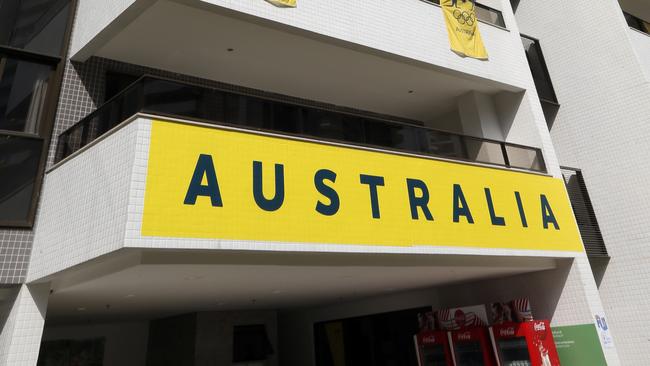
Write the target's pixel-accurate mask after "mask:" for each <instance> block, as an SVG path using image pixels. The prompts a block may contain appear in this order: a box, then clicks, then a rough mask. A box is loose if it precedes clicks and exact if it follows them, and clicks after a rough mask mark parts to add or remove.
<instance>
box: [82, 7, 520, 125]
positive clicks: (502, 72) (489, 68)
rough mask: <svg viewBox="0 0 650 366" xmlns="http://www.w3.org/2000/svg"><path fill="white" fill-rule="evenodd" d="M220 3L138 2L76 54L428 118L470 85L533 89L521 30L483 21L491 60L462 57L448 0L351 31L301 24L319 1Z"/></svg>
mask: <svg viewBox="0 0 650 366" xmlns="http://www.w3.org/2000/svg"><path fill="white" fill-rule="evenodd" d="M216 3H218V2H216ZM216 3H215V4H212V3H209V2H206V1H150V0H147V1H143V0H140V1H134V2H133V4H132V5H131V6H130V7H128V8H127V9H126V10H125V11H124V12H122V13H120V14H118V15H116V17H115V19H113V20H112V22H110V24H109V25H108V26H106V27H104V28H102V29H101V30H99V31H98V32H97V34H96V35H95V36H94V37H92V38H90V39H89V40H88V41H87V42H85V43H84V42H79V41H77V42H73V45H75V46H73V49H72V59H73V60H76V61H85V60H87V59H88V58H89V57H92V56H98V57H104V58H108V59H112V60H117V61H122V62H126V63H131V64H136V65H142V66H146V67H151V68H154V69H159V70H166V71H170V72H174V73H179V74H184V75H189V76H193V77H199V78H204V79H208V80H216V81H220V82H225V83H229V84H234V85H240V86H244V87H248V88H253V89H257V90H264V91H268V92H273V93H278V94H283V95H288V96H293V97H299V98H304V99H310V100H317V101H321V102H325V103H330V104H333V105H337V106H344V107H350V108H355V109H361V110H368V111H373V112H377V113H382V114H387V115H392V116H397V117H402V118H408V119H413V120H417V121H421V122H424V123H427V122H433V121H435V120H436V119H437V118H440V117H441V116H444V115H446V114H448V113H450V112H452V111H454V110H456V109H457V105H456V98H457V97H458V96H460V95H463V94H466V93H468V92H471V91H476V92H481V93H485V94H489V95H494V94H497V93H502V92H511V93H518V92H521V91H523V90H524V89H525V87H524V85H523V83H522V81H521V80H525V77H526V74H525V73H527V72H528V70H527V68H526V64H525V59H524V58H523V53H521V44H520V41H519V39H518V37H513V35H512V34H511V33H510V32H508V31H506V30H503V29H499V28H495V27H491V26H488V25H484V24H483V25H482V26H483V29H482V31H483V35H484V38H485V39H486V42H487V43H488V46H489V47H490V48H491V49H490V51H491V58H490V61H487V62H483V61H479V60H473V59H467V58H461V57H459V56H457V55H456V54H454V53H453V52H451V51H450V50H449V48H448V41H447V38H446V37H447V36H446V34H445V33H444V32H445V31H444V24H443V22H442V14H441V12H440V9H439V8H438V7H436V6H433V5H431V4H426V3H424V2H413V4H406V5H405V6H404V7H403V8H402V9H400V11H403V12H404V14H405V16H406V15H408V14H411V13H412V14H413V15H414V16H415V15H418V16H417V17H415V18H413V19H414V20H413V21H414V22H415V24H413V29H412V32H413V33H412V34H409V33H408V32H407V33H405V34H402V33H404V32H403V31H402V30H400V29H391V28H392V26H391V24H390V23H388V24H375V23H376V22H377V21H378V20H372V19H366V20H365V21H366V22H370V23H369V24H358V26H359V27H363V28H364V29H359V31H358V32H356V31H353V30H352V29H351V30H349V31H347V32H343V33H341V34H337V33H336V32H334V31H333V30H330V29H327V28H323V26H321V25H320V24H316V23H314V24H312V26H308V25H304V24H303V25H301V24H300V23H301V22H302V23H304V22H305V21H307V20H306V19H303V18H302V17H303V16H306V15H303V13H304V12H307V11H309V9H306V8H307V7H309V6H312V5H311V4H303V5H301V8H300V9H299V11H301V12H302V13H295V12H294V13H293V15H287V13H286V12H285V13H280V15H281V16H283V17H291V16H293V17H294V18H295V19H294V18H288V19H286V20H283V21H286V23H283V22H280V19H278V18H277V17H276V18H273V15H274V14H277V12H278V9H275V8H271V9H267V7H271V5H269V4H268V3H266V2H264V1H262V0H260V1H259V3H260V4H255V5H252V6H253V9H252V10H250V11H249V12H248V13H247V12H244V11H243V10H242V9H239V10H235V9H233V8H229V7H227V6H226V5H224V4H220V5H218V4H216ZM236 6H239V5H233V7H236ZM260 9H261V10H260ZM265 9H266V10H265ZM285 10H286V9H285ZM265 11H266V12H269V11H270V13H269V14H270V15H269V16H268V17H264V16H263V14H265V13H264V12H265ZM287 11H289V12H291V10H287ZM323 11H328V9H324V10H323ZM331 11H334V10H331ZM350 11H352V10H351V9H350ZM382 11H386V12H388V11H390V9H388V8H386V9H385V10H382ZM423 12H424V13H425V14H426V17H424V16H423V15H422V13H423ZM330 15H331V14H329V13H328V14H325V13H323V14H322V17H327V16H330ZM80 21H84V20H83V19H82V20H80ZM86 21H88V20H86ZM359 21H360V20H359ZM307 24H308V23H307ZM365 27H375V28H376V27H380V28H377V29H375V34H374V39H375V40H377V39H384V38H385V39H384V40H382V41H374V42H373V41H372V39H373V36H372V34H368V33H369V32H370V29H368V30H367V31H368V32H365V31H366V30H365ZM321 28H322V29H321ZM384 28H385V29H384ZM355 35H356V36H355ZM78 37H81V36H78ZM399 37H408V38H404V39H403V40H402V41H399V39H398V38H399ZM393 38H394V39H393ZM77 43H80V44H77ZM400 43H401V45H400ZM517 52H519V53H517ZM513 53H515V54H521V56H522V57H521V61H522V62H523V63H522V64H521V65H519V64H516V67H515V66H514V65H515V63H513V62H512V61H513V60H512V54H513ZM506 70H507V72H506Z"/></svg>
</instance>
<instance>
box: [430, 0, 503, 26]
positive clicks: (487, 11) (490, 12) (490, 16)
mask: <svg viewBox="0 0 650 366" xmlns="http://www.w3.org/2000/svg"><path fill="white" fill-rule="evenodd" d="M425 1H428V2H430V3H434V4H438V5H440V0H425ZM475 11H476V17H477V18H478V19H480V20H482V21H484V22H486V23H490V24H495V25H498V26H500V27H504V28H505V26H506V22H505V21H504V20H503V14H502V13H501V12H500V11H499V10H496V9H493V8H490V7H489V6H486V5H483V4H479V3H476V10H475Z"/></svg>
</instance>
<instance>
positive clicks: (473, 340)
mask: <svg viewBox="0 0 650 366" xmlns="http://www.w3.org/2000/svg"><path fill="white" fill-rule="evenodd" d="M449 346H450V348H451V350H452V359H453V361H454V365H455V366H494V365H496V363H495V362H494V355H493V354H492V352H493V351H492V343H491V341H490V336H489V333H488V330H487V328H484V327H475V328H470V329H466V330H454V331H451V332H449Z"/></svg>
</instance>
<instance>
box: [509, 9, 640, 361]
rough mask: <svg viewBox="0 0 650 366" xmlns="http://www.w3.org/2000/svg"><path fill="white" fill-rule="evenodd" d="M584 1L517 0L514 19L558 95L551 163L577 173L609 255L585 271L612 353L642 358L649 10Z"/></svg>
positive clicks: (554, 117)
mask: <svg viewBox="0 0 650 366" xmlns="http://www.w3.org/2000/svg"><path fill="white" fill-rule="evenodd" d="M592 5H593V6H591V5H589V16H588V17H587V18H588V20H587V19H585V18H582V17H573V16H570V15H569V14H571V13H572V12H577V11H581V10H583V9H584V8H582V4H580V3H579V2H573V3H569V2H560V1H557V2H556V1H547V2H544V4H537V3H536V2H531V1H521V2H520V4H519V5H518V7H517V10H516V17H517V21H518V24H519V27H520V31H521V33H522V34H526V35H528V36H531V37H534V38H537V39H538V40H539V45H540V46H541V49H542V50H543V54H544V58H545V60H546V65H547V67H548V73H549V75H550V77H551V81H552V85H553V87H554V90H555V93H556V94H557V100H556V101H557V103H558V104H559V105H560V106H559V108H558V109H557V110H556V111H555V113H554V115H553V116H552V118H550V119H549V123H550V124H551V137H552V139H553V145H554V146H555V149H556V151H557V153H558V157H559V161H560V164H561V165H563V166H569V167H574V168H578V169H580V170H581V171H582V175H583V176H584V182H585V184H586V186H587V188H588V190H589V196H590V198H591V202H592V204H593V208H594V212H595V214H596V217H597V219H598V224H599V226H600V230H601V232H602V236H603V239H604V242H605V243H606V246H607V252H608V253H609V256H610V257H611V259H609V260H605V261H600V262H599V263H596V264H595V266H594V273H595V275H596V278H598V279H599V282H600V283H599V292H600V296H601V299H602V301H603V304H604V306H605V311H606V312H607V314H608V316H609V320H610V325H611V328H612V333H613V335H614V338H615V339H616V344H617V349H618V351H619V357H620V358H621V362H622V363H623V364H626V365H641V364H644V363H646V362H647V361H646V360H647V359H648V355H647V352H644V351H643V350H644V349H645V348H646V345H647V342H648V340H647V338H646V337H645V336H644V335H643V334H644V332H645V329H646V328H647V326H648V325H650V323H649V322H650V319H648V318H647V317H645V316H644V315H642V314H640V313H639V311H638V310H636V309H644V308H646V307H647V306H648V299H647V297H646V296H645V295H644V294H645V293H646V288H647V281H646V280H645V278H646V275H645V273H646V269H645V267H646V263H645V262H646V257H647V256H646V254H645V253H647V249H646V245H645V243H647V239H648V233H647V229H646V227H645V225H644V224H642V222H644V221H645V218H644V217H645V216H646V215H645V214H644V212H646V210H647V208H646V207H647V205H646V204H645V202H647V200H648V195H647V189H645V188H644V186H645V184H644V182H645V181H646V180H647V178H646V177H647V172H648V168H647V166H646V164H647V163H646V161H645V159H644V158H643V157H644V156H646V155H647V148H648V147H647V146H646V144H645V143H641V141H642V140H643V139H644V136H646V135H647V131H648V127H647V122H648V117H647V116H648V111H647V109H648V107H649V105H648V103H647V102H645V101H647V100H648V97H649V96H650V95H648V93H649V92H650V88H649V87H650V84H649V83H648V82H649V80H650V79H649V78H648V75H650V74H648V71H649V70H650V68H649V67H650V61H649V60H650V59H649V58H648V56H649V55H650V54H649V53H648V51H649V50H650V38H649V36H648V33H650V32H649V28H648V23H647V21H648V19H650V9H649V8H648V4H646V3H644V2H641V1H620V4H619V3H617V2H615V1H602V2H598V3H597V4H592ZM644 20H645V21H644ZM561 24H567V26H560V25H561ZM569 24H570V26H568V25H569ZM592 24H598V28H599V31H598V32H592V31H590V30H589V28H590V27H591V25H592ZM614 141H628V143H623V144H618V143H613V142H614ZM633 141H639V142H638V143H636V142H633ZM632 148H633V149H634V150H635V151H634V152H632V151H631V150H630V149H632ZM637 149H638V150H637Z"/></svg>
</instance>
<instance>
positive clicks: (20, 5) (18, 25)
mask: <svg viewBox="0 0 650 366" xmlns="http://www.w3.org/2000/svg"><path fill="white" fill-rule="evenodd" d="M69 7H70V1H69V0H0V45H5V46H10V47H15V48H21V49H25V50H28V51H32V52H37V53H45V54H49V55H60V54H61V49H62V48H63V38H64V35H65V29H66V26H67V22H68V14H69V12H70V8H69Z"/></svg>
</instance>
